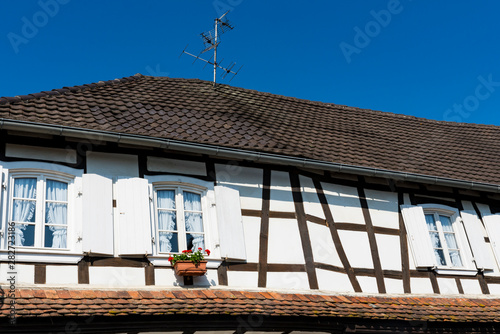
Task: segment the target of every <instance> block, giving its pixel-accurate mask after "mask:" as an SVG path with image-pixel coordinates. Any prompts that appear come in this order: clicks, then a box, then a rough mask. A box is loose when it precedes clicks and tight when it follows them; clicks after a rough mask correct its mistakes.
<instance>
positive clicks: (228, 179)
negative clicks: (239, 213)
mask: <svg viewBox="0 0 500 334" xmlns="http://www.w3.org/2000/svg"><path fill="white" fill-rule="evenodd" d="M215 173H216V174H217V183H218V184H220V185H224V186H226V187H230V188H233V189H236V190H238V191H239V192H240V203H241V208H242V209H248V210H262V181H263V177H264V174H263V171H262V169H258V168H247V167H240V166H235V165H223V164H216V165H215Z"/></svg>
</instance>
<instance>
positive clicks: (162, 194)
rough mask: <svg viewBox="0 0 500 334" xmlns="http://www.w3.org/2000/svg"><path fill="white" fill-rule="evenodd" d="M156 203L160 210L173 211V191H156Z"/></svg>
mask: <svg viewBox="0 0 500 334" xmlns="http://www.w3.org/2000/svg"><path fill="white" fill-rule="evenodd" d="M156 198H157V203H156V205H157V206H158V208H160V209H172V210H175V191H174V190H158V191H157V192H156Z"/></svg>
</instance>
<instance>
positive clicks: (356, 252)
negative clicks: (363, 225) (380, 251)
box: [339, 230, 373, 269]
mask: <svg viewBox="0 0 500 334" xmlns="http://www.w3.org/2000/svg"><path fill="white" fill-rule="evenodd" d="M339 236H340V241H341V242H342V246H343V247H344V251H345V253H346V255H347V259H348V260H349V263H350V264H351V267H354V268H369V269H370V268H371V269H373V261H372V253H371V250H370V242H369V241H368V233H366V232H358V231H343V230H340V231H339Z"/></svg>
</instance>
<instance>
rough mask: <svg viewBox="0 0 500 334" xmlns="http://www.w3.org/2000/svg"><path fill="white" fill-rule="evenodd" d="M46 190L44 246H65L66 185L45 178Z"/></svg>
mask: <svg viewBox="0 0 500 334" xmlns="http://www.w3.org/2000/svg"><path fill="white" fill-rule="evenodd" d="M46 192H47V195H46V203H45V223H46V224H48V225H49V226H46V227H45V247H52V248H66V236H67V226H66V225H67V217H68V204H67V200H68V185H67V184H66V183H64V182H59V181H54V180H47V184H46ZM53 225H65V226H53ZM50 235H52V240H51V239H50Z"/></svg>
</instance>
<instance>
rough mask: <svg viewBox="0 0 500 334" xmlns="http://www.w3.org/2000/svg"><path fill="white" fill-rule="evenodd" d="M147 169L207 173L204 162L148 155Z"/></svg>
mask: <svg viewBox="0 0 500 334" xmlns="http://www.w3.org/2000/svg"><path fill="white" fill-rule="evenodd" d="M148 170H150V171H155V172H167V173H179V174H191V175H202V176H206V175H207V169H206V166H205V163H204V162H199V161H186V160H178V159H167V158H159V157H148Z"/></svg>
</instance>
